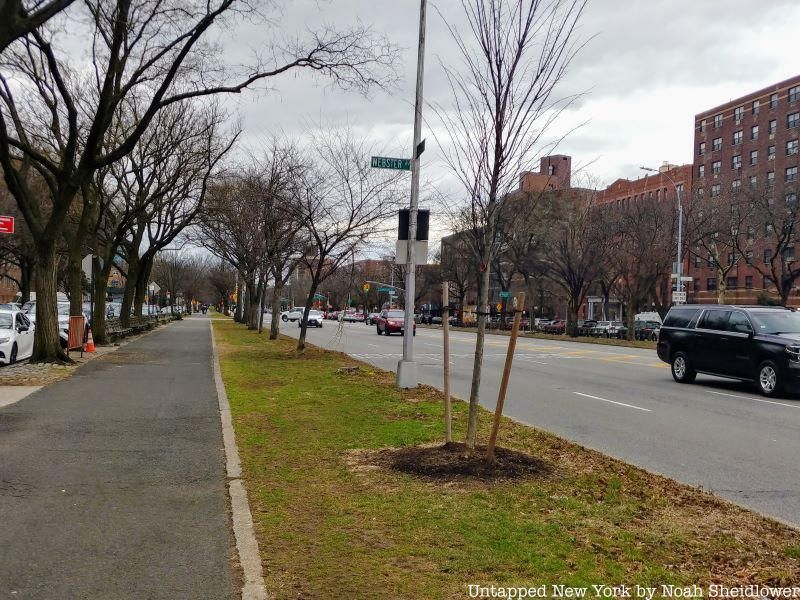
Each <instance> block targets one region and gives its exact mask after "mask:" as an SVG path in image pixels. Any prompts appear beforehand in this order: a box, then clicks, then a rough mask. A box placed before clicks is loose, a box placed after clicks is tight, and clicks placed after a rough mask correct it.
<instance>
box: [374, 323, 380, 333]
mask: <svg viewBox="0 0 800 600" xmlns="http://www.w3.org/2000/svg"><path fill="white" fill-rule="evenodd" d="M375 331H376V332H377V334H378V335H380V334H381V328H380V326H379V325H376V326H375Z"/></svg>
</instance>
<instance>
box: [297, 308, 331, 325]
mask: <svg viewBox="0 0 800 600" xmlns="http://www.w3.org/2000/svg"><path fill="white" fill-rule="evenodd" d="M300 316H301V317H302V316H303V313H300ZM324 319H325V316H324V315H323V314H322V312H321V311H319V310H312V311H309V313H308V326H309V327H322V321H323V320H324ZM297 326H298V327H302V326H303V319H302V318H299V319H297Z"/></svg>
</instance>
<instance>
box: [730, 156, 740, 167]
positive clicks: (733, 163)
mask: <svg viewBox="0 0 800 600" xmlns="http://www.w3.org/2000/svg"><path fill="white" fill-rule="evenodd" d="M731 167H732V168H733V169H734V170H735V169H741V168H742V155H741V154H737V155H736V156H734V157H732V158H731Z"/></svg>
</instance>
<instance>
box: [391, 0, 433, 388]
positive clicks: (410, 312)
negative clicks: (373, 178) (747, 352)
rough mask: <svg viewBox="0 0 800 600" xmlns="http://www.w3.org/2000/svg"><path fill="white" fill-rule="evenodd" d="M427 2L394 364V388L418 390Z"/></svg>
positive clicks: (422, 10) (422, 15) (421, 32)
mask: <svg viewBox="0 0 800 600" xmlns="http://www.w3.org/2000/svg"><path fill="white" fill-rule="evenodd" d="M426 4H427V2H426V0H420V7H419V48H418V50H417V97H416V100H415V102H414V148H413V151H414V154H413V159H412V160H411V207H410V210H409V212H408V255H407V259H406V310H405V313H406V314H405V330H404V338H403V359H402V360H401V361H400V362H399V363H397V387H399V388H415V387H417V363H416V362H414V295H415V291H414V287H415V285H414V284H415V283H416V282H415V279H416V271H417V267H416V261H415V257H414V246H415V245H416V241H417V209H418V208H419V168H420V156H419V155H420V150H421V148H420V142H421V141H422V82H423V79H424V73H425V9H426Z"/></svg>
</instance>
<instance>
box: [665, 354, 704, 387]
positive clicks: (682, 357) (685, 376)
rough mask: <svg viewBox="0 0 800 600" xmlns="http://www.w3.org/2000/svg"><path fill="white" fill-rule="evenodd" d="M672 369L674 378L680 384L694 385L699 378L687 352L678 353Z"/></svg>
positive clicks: (673, 358)
mask: <svg viewBox="0 0 800 600" xmlns="http://www.w3.org/2000/svg"><path fill="white" fill-rule="evenodd" d="M670 367H671V368H670V370H671V371H672V378H673V379H674V380H675V381H677V382H678V383H693V382H694V380H695V377H697V371H695V370H694V369H692V367H691V365H690V363H689V357H688V356H687V355H686V353H685V352H676V353H675V354H674V355H673V356H672V363H670Z"/></svg>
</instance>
